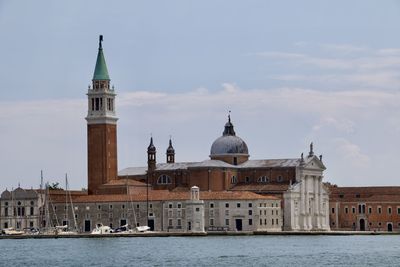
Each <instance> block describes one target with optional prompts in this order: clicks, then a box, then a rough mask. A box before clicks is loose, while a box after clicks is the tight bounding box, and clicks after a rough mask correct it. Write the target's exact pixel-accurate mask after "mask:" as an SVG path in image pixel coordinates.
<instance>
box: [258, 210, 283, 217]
mask: <svg viewBox="0 0 400 267" xmlns="http://www.w3.org/2000/svg"><path fill="white" fill-rule="evenodd" d="M263 213H264V216H266V215H267V210H264V211H262V210H260V215H263ZM271 215H279V210H275V211H274V210H271Z"/></svg>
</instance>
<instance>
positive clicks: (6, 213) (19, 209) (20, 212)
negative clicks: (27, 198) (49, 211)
mask: <svg viewBox="0 0 400 267" xmlns="http://www.w3.org/2000/svg"><path fill="white" fill-rule="evenodd" d="M11 211H12V209H11ZM29 211H30V212H29V214H25V207H16V208H14V212H13V213H12V212H9V208H8V207H5V208H4V216H13V215H12V214H14V216H15V215H16V216H25V215H31V216H32V215H35V208H34V207H29Z"/></svg>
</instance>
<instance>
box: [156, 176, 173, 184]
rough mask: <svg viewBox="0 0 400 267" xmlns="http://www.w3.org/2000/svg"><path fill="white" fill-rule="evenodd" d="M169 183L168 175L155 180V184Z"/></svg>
mask: <svg viewBox="0 0 400 267" xmlns="http://www.w3.org/2000/svg"><path fill="white" fill-rule="evenodd" d="M170 183H171V177H169V176H168V175H165V174H163V175H160V176H159V177H158V179H157V184H170Z"/></svg>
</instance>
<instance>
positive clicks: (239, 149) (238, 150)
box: [211, 135, 249, 155]
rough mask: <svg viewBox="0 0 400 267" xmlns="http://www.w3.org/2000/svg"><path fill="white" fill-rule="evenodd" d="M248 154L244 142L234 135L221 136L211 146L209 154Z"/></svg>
mask: <svg viewBox="0 0 400 267" xmlns="http://www.w3.org/2000/svg"><path fill="white" fill-rule="evenodd" d="M224 154H249V150H248V148H247V145H246V143H245V142H244V141H243V140H242V138H240V137H238V136H234V135H226V136H221V137H219V138H218V139H217V140H215V141H214V143H213V144H212V146H211V155H224Z"/></svg>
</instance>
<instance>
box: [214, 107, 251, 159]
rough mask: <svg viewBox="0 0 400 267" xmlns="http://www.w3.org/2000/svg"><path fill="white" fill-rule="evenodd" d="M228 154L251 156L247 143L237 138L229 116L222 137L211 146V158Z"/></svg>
mask: <svg viewBox="0 0 400 267" xmlns="http://www.w3.org/2000/svg"><path fill="white" fill-rule="evenodd" d="M226 154H243V155H248V154H249V149H248V148H247V145H246V143H245V142H244V141H243V140H242V138H240V137H238V136H236V133H235V130H234V129H233V124H232V122H231V116H230V115H229V116H228V122H227V123H226V124H225V129H224V132H223V133H222V136H221V137H219V138H217V140H215V141H214V143H213V144H212V146H211V153H210V156H215V155H226Z"/></svg>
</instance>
